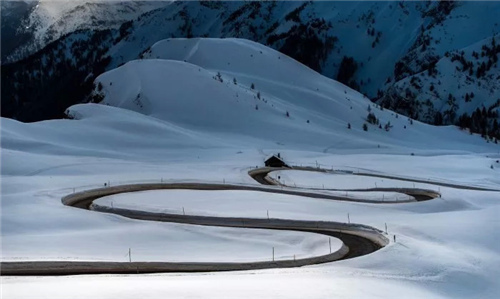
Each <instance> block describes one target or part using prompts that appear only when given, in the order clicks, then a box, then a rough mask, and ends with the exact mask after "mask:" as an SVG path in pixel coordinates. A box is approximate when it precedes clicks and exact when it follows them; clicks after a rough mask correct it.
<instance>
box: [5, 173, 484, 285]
mask: <svg viewBox="0 0 500 299" xmlns="http://www.w3.org/2000/svg"><path fill="white" fill-rule="evenodd" d="M286 169H289V168H286ZM291 169H294V170H305V171H319V172H328V171H327V170H324V169H319V168H318V169H317V168H301V167H296V168H291ZM275 170H284V169H283V168H268V167H264V168H256V169H252V170H250V171H249V172H248V173H249V175H250V176H251V177H252V178H253V179H255V180H256V181H257V182H259V183H260V184H261V185H262V186H254V185H233V184H206V183H148V184H130V185H120V186H112V187H105V188H99V189H92V190H87V191H83V192H78V193H73V194H69V195H67V196H65V197H63V198H62V203H63V204H64V205H67V206H71V207H75V208H80V209H87V210H91V211H97V212H103V213H112V214H117V215H121V216H124V217H128V218H132V219H140V220H146V221H161V222H175V223H185V224H194V225H209V226H221V227H244V228H259V229H277V230H292V231H303V232H311V233H318V234H324V235H327V236H332V237H335V238H338V239H340V240H341V241H342V242H343V246H341V248H340V249H339V250H337V251H335V252H332V253H330V254H327V255H322V256H315V257H310V258H303V259H296V260H295V259H294V260H276V261H272V260H271V261H259V262H245V263H220V262H218V263H207V262H196V263H194V262H193V263H191V262H180V263H177V262H176V263H170V262H93V261H89V262H76V261H24V262H2V263H1V265H0V266H1V267H0V270H1V275H75V274H110V273H114V274H137V273H160V272H209V271H236V270H256V269H269V268H290V267H301V266H305V265H312V264H320V263H328V262H333V261H338V260H343V259H349V258H354V257H358V256H362V255H367V254H370V253H373V252H375V251H377V250H379V249H380V248H382V247H384V246H386V245H387V244H389V239H388V238H387V236H386V235H385V234H384V233H383V232H382V231H380V230H378V229H376V228H373V227H369V226H365V225H361V224H347V223H340V222H331V221H299V220H288V219H274V218H271V219H255V218H242V217H212V216H196V215H178V214H166V213H153V212H145V211H138V210H128V209H120V208H113V207H107V206H100V205H97V204H95V203H94V201H95V200H96V199H98V198H101V197H104V196H108V195H113V194H119V193H126V192H136V191H146V190H168V189H190V190H249V191H258V192H268V193H278V194H289V195H298V196H303V197H310V198H322V199H330V200H342V201H355V202H364V203H376V204H387V203H402V202H410V201H413V200H408V201H392V202H391V201H384V202H381V201H373V200H368V199H366V200H365V199H353V198H348V197H342V196H339V195H331V194H325V193H318V192H315V190H314V189H301V188H291V187H288V186H276V185H279V184H280V183H279V182H277V181H275V180H273V179H272V178H270V177H269V176H268V174H269V173H270V172H272V171H275ZM361 175H364V174H361ZM369 175H370V176H377V175H373V174H369ZM380 177H384V178H392V179H397V178H395V177H389V176H385V175H380ZM404 180H406V181H411V179H404ZM415 181H416V182H420V181H419V180H415ZM425 183H430V184H433V182H427V181H426V182H425ZM273 185H274V186H273ZM436 185H443V184H441V183H436ZM447 186H450V185H449V184H448V185H447ZM453 186H454V185H453ZM459 187H463V186H459ZM463 188H466V187H463ZM472 188H474V189H476V190H477V189H478V188H476V187H472ZM325 190H335V189H325ZM480 190H488V191H490V190H489V189H480ZM342 191H346V190H342ZM348 191H349V190H348ZM352 191H392V192H400V193H405V194H407V195H410V196H412V197H413V198H415V199H416V200H417V201H424V200H430V199H433V198H436V197H440V194H439V193H438V192H436V191H432V190H425V189H411V188H374V189H369V190H367V189H364V190H352Z"/></svg>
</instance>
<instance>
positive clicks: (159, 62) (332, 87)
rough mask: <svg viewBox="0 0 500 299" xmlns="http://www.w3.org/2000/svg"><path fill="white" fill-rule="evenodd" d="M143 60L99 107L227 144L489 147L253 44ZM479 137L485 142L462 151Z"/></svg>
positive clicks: (180, 48)
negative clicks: (407, 114)
mask: <svg viewBox="0 0 500 299" xmlns="http://www.w3.org/2000/svg"><path fill="white" fill-rule="evenodd" d="M143 58H144V59H142V60H137V61H132V62H129V63H127V64H125V65H123V66H121V67H118V68H117V69H114V70H112V71H109V72H107V73H105V74H103V75H101V76H99V77H98V78H97V80H96V84H95V90H94V99H95V101H101V100H102V102H101V103H102V104H106V105H111V106H115V107H120V108H125V109H128V110H132V111H135V112H138V113H141V114H145V115H148V116H152V117H154V118H157V119H161V120H163V121H167V122H169V123H172V124H175V125H176V126H179V127H183V128H187V129H189V130H194V131H200V132H203V133H205V134H206V133H209V134H214V135H217V136H219V137H220V138H221V139H227V136H226V135H228V134H229V135H233V136H237V135H238V136H239V137H238V138H239V139H241V140H245V139H246V138H251V139H252V140H262V141H265V142H270V143H271V144H275V145H276V146H284V147H290V146H291V147H312V148H315V149H316V150H322V151H325V152H327V151H328V150H329V149H330V148H337V149H352V148H357V149H360V148H362V149H365V150H377V149H379V148H385V150H387V149H388V148H390V149H394V150H396V148H397V149H398V150H397V151H400V150H401V149H403V151H405V152H407V153H410V152H411V151H412V150H413V149H419V148H420V149H426V150H430V149H431V148H432V149H434V148H435V149H436V150H438V149H448V150H451V149H465V150H471V149H472V148H475V149H474V150H480V148H483V145H482V144H483V143H485V142H484V141H480V139H478V137H477V136H470V135H469V134H466V133H465V132H462V131H460V130H458V128H456V127H452V126H450V127H440V128H437V127H433V126H429V125H426V124H423V123H420V122H418V121H413V120H411V119H408V118H407V117H404V116H402V115H398V114H396V113H394V112H392V111H390V110H387V109H383V108H381V107H380V106H378V105H376V104H373V103H371V102H370V100H369V99H367V98H366V97H365V96H363V95H362V94H360V93H358V92H356V91H354V90H352V89H350V88H348V87H346V86H344V85H342V84H340V83H338V82H336V81H334V80H331V79H329V78H327V77H324V76H322V75H321V74H318V73H316V72H315V71H313V70H311V69H310V68H308V67H306V66H304V65H302V64H301V63H299V62H297V61H295V60H293V59H291V58H290V57H287V56H286V55H283V54H282V53H280V52H277V51H275V50H272V49H270V48H268V47H265V46H263V45H260V44H257V43H255V42H251V41H248V40H242V39H231V38H230V39H209V38H206V39H200V38H195V39H168V40H164V41H160V42H158V43H156V44H155V45H154V46H153V47H152V48H151V49H150V50H149V51H147V52H145V53H144V54H143ZM71 110H72V109H70V110H69V111H71ZM443 138H444V139H446V140H447V142H443ZM472 139H475V141H474V142H472V143H473V144H476V145H474V146H472V145H470V146H467V147H463V146H462V145H463V144H465V143H471V142H470V141H471V140H472ZM431 151H432V150H431Z"/></svg>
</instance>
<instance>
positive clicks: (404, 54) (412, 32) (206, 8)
mask: <svg viewBox="0 0 500 299" xmlns="http://www.w3.org/2000/svg"><path fill="white" fill-rule="evenodd" d="M89 11H90V10H89ZM115 11H116V10H115ZM498 14H500V5H499V4H498V2H473V1H471V2H453V1H439V2H435V1H425V2H420V1H414V2H391V1H388V2H364V1H362V2H354V1H345V2H327V1H318V2H313V1H310V2H295V1H268V2H257V1H248V2H241V1H230V2H210V1H204V2H196V1H176V2H173V3H168V5H163V6H162V7H159V8H158V9H156V10H151V11H150V12H148V13H146V14H144V15H142V16H140V17H137V18H135V19H134V20H133V21H132V22H126V23H123V25H122V26H121V28H120V30H118V29H116V30H112V32H107V33H106V34H107V35H108V36H109V37H108V38H107V42H106V43H104V47H105V51H104V52H103V53H105V54H103V55H104V56H109V58H110V63H109V64H108V65H107V69H112V68H114V67H116V66H118V65H121V64H123V63H126V62H127V61H130V60H133V59H136V58H138V57H139V56H140V55H141V54H142V53H144V52H145V51H147V50H148V49H149V48H150V47H151V46H152V45H153V44H154V43H156V42H157V41H158V40H161V39H165V38H170V37H241V38H246V39H250V40H254V41H257V42H259V43H261V44H265V45H268V46H270V47H272V48H274V49H276V50H279V51H280V52H282V53H284V54H287V55H289V56H291V57H293V58H294V59H296V60H298V61H300V62H302V63H304V64H305V65H307V66H309V67H311V68H312V69H314V70H316V71H319V72H320V73H322V74H324V75H326V76H328V77H330V78H333V79H337V80H339V81H340V82H342V83H344V84H346V85H349V86H351V87H353V88H355V89H358V90H360V91H361V92H362V93H364V94H366V95H367V96H368V97H369V98H371V99H372V100H374V101H377V103H379V104H383V105H384V107H386V108H390V109H393V110H397V111H398V112H400V113H402V114H405V115H408V116H411V117H413V118H416V119H419V120H422V121H426V122H430V123H436V124H441V123H443V124H458V117H459V115H458V116H457V117H440V115H447V114H449V112H447V111H448V110H450V106H449V105H448V104H446V102H447V101H448V96H449V94H450V93H451V94H452V96H453V97H454V98H457V99H459V98H461V97H463V96H465V95H464V93H463V89H458V85H456V86H448V87H446V88H442V89H441V86H444V85H440V84H439V81H443V80H444V81H450V80H452V79H451V78H452V77H451V76H453V74H451V73H450V72H449V69H443V70H439V74H435V76H436V78H438V77H443V76H444V77H446V78H448V79H445V78H443V80H440V79H437V81H436V82H435V84H434V85H435V90H436V92H437V93H438V95H437V96H436V97H435V98H433V99H430V101H433V103H432V107H431V106H430V105H429V104H428V103H429V101H428V100H429V99H427V98H426V96H425V95H424V94H418V95H417V94H416V93H415V92H414V91H411V90H409V91H408V92H407V90H408V88H406V85H405V82H409V81H411V80H412V77H413V76H418V74H425V73H429V72H432V70H433V69H434V67H435V65H436V63H438V61H440V60H443V59H447V56H446V54H447V53H448V54H451V53H460V52H461V51H462V49H464V51H465V49H467V48H469V47H474V45H478V44H481V43H488V42H490V41H491V39H492V38H493V37H494V36H496V35H497V34H498V32H499V31H500V27H499V24H498V21H497V16H498ZM104 15H105V14H103V16H104ZM127 16H128V15H127ZM78 20H81V22H82V24H86V23H88V22H87V21H85V18H78ZM478 20H480V21H478ZM65 23H67V22H64V21H61V22H60V24H59V25H58V26H56V27H57V29H54V31H55V32H71V29H68V28H69V27H68V28H66V27H64V26H63V24H65ZM76 24H79V23H78V22H76ZM72 26H76V27H75V28H88V27H85V26H84V25H75V24H73V25H72ZM111 27H112V26H111ZM111 27H110V26H107V25H102V27H99V28H111ZM113 28H117V26H115V27H113ZM118 31H119V32H118ZM40 32H49V31H40ZM90 34H92V33H90ZM100 34H102V33H100ZM40 36H44V35H43V34H41V35H40ZM72 38H73V39H79V33H75V34H74V36H73V37H72ZM67 42H68V37H65V38H62V39H60V40H59V41H58V44H62V45H59V46H56V48H65V47H66V46H64V45H63V44H64V43H67ZM39 55H42V56H43V55H53V52H51V51H45V53H44V54H39ZM495 55H496V54H495ZM70 56H71V55H70ZM34 57H38V56H37V55H35V56H34ZM31 59H38V58H31ZM68 59H78V58H77V57H68ZM41 61H43V59H41ZM83 64H85V63H83ZM35 67H36V68H37V69H40V68H45V67H47V65H46V63H42V65H41V66H38V65H37V66H35ZM54 67H55V68H58V67H59V66H54ZM476 67H477V66H476ZM70 68H71V67H70ZM84 68H85V71H86V72H87V74H86V75H90V76H91V77H92V78H94V77H95V76H97V75H98V74H97V73H96V72H95V71H93V70H92V67H90V66H84ZM429 69H430V70H429ZM28 71H29V70H28ZM488 71H489V76H491V78H493V79H492V80H490V82H491V83H489V84H488V86H489V88H488V89H489V90H490V91H491V92H489V93H484V92H480V90H481V89H484V86H485V85H484V84H483V83H481V82H480V80H476V81H474V82H471V83H470V84H469V89H470V90H471V91H470V92H472V90H473V89H477V90H478V92H475V93H474V95H475V98H474V101H471V102H469V103H468V104H467V105H461V104H460V101H457V102H456V104H457V105H460V109H459V110H460V111H458V110H457V111H455V113H459V114H462V113H465V114H466V115H467V117H470V118H473V116H472V113H473V112H475V111H476V110H477V109H478V108H479V109H480V110H482V108H483V107H485V109H489V108H490V107H493V108H492V112H493V113H494V112H495V109H496V108H495V107H494V105H495V103H496V101H497V99H496V98H495V96H494V94H495V93H497V92H498V90H499V88H500V87H499V86H498V83H497V81H498V80H494V78H496V77H497V76H498V75H499V74H498V69H497V68H496V67H494V66H493V67H490V68H489V69H488ZM75 72H76V73H80V72H82V69H81V68H80V69H79V70H75ZM66 74H67V72H66ZM86 75H85V76H86ZM25 76H26V75H24V76H23V75H21V77H25ZM49 76H50V75H49ZM79 76H80V75H79ZM85 76H84V77H85ZM23 79H24V78H23ZM414 80H416V79H413V81H414ZM27 81H29V80H27ZM56 81H60V80H56ZM25 84H27V83H22V84H20V86H22V85H25ZM480 84H483V85H481V86H480ZM16 89H17V88H14V91H12V92H9V94H14V95H15V96H17V94H18V93H23V92H24V91H22V90H16ZM410 89H411V88H410ZM8 90H10V89H8ZM40 90H43V87H42V88H37V92H38V93H39V92H40ZM410 92H411V94H412V95H414V96H411V94H410ZM42 93H43V92H42ZM82 93H84V94H85V93H86V92H82ZM403 93H404V96H402V94H403ZM9 94H7V95H6V96H7V98H9V96H8V95H9ZM84 94H80V95H78V96H76V97H75V96H72V97H71V99H68V100H62V102H66V106H69V104H71V103H75V102H76V101H82V100H84V99H85V95H84ZM491 94H493V96H490V95H491ZM443 96H444V98H443ZM32 97H34V96H33V95H31V96H30V95H29V94H28V95H26V94H25V95H23V96H22V97H19V98H17V99H16V103H17V104H16V105H17V106H16V107H17V108H15V109H10V110H15V111H21V110H24V111H23V112H25V111H26V110H27V108H22V107H31V106H32V105H33V101H32V102H31V103H30V104H27V105H25V104H22V105H21V104H20V103H21V102H25V101H26V99H27V98H32ZM20 107H21V108H20ZM31 109H32V108H31ZM51 109H52V110H57V113H61V112H62V111H63V110H64V109H61V107H57V108H54V107H52V108H51ZM451 109H455V108H451ZM3 110H6V111H9V109H5V108H4V109H3ZM455 110H456V109H455ZM57 113H55V114H57ZM25 114H32V113H29V112H28V113H14V114H13V115H12V114H10V115H9V116H11V117H18V118H20V119H25V120H28V119H33V118H36V117H32V116H31V117H24V118H23V116H22V115H25ZM20 115H21V116H20ZM492 115H493V117H489V118H487V119H484V120H481V122H483V123H486V124H488V127H487V128H486V133H487V134H489V135H490V136H497V137H498V134H500V133H498V132H496V131H495V130H494V118H495V115H494V114H492ZM52 117H53V116H52ZM436 119H438V120H440V119H443V121H442V122H439V121H438V122H435V120H436ZM473 129H474V131H475V132H480V130H477V128H475V127H474V128H473Z"/></svg>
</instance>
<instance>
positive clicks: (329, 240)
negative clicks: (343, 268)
mask: <svg viewBox="0 0 500 299" xmlns="http://www.w3.org/2000/svg"><path fill="white" fill-rule="evenodd" d="M328 245H329V246H330V253H332V238H328Z"/></svg>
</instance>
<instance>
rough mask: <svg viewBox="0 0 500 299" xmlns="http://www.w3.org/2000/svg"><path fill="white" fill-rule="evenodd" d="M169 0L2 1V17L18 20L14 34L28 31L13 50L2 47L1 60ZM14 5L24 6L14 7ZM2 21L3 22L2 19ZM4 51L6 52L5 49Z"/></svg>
mask: <svg viewBox="0 0 500 299" xmlns="http://www.w3.org/2000/svg"><path fill="white" fill-rule="evenodd" d="M170 2H171V1H162V0H159V1H135V0H133V1H114V0H109V1H107V0H104V1H103V0H101V1H95V0H63V1H53V0H38V1H26V2H24V1H19V2H17V1H2V19H3V18H4V17H5V16H4V14H5V15H11V16H12V17H13V18H14V17H15V18H16V19H17V20H18V21H19V23H20V24H19V25H18V27H17V28H16V31H15V35H14V36H13V37H10V36H9V37H7V38H2V43H3V42H4V41H5V40H10V39H15V38H16V37H17V36H23V35H26V34H29V35H30V36H31V38H30V39H29V40H24V42H23V43H20V44H19V45H18V46H17V47H16V48H15V49H14V50H13V51H10V49H3V48H2V60H4V58H6V59H7V61H15V60H19V59H22V58H23V57H26V56H28V55H30V54H32V53H34V52H36V51H38V50H40V49H42V48H43V47H45V46H46V45H47V44H49V43H51V42H53V41H55V40H57V39H59V38H60V37H62V36H64V35H66V34H68V33H71V32H74V31H76V30H81V29H94V30H98V29H111V28H118V27H120V25H121V24H123V23H124V22H127V21H130V20H133V19H135V18H137V17H138V16H139V15H141V14H143V13H146V12H149V11H151V10H154V9H157V8H160V7H164V6H166V5H168V4H170ZM13 6H16V7H19V6H23V8H24V9H23V10H20V9H19V8H18V9H17V10H16V9H13ZM2 23H3V21H2ZM5 50H6V51H5Z"/></svg>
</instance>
